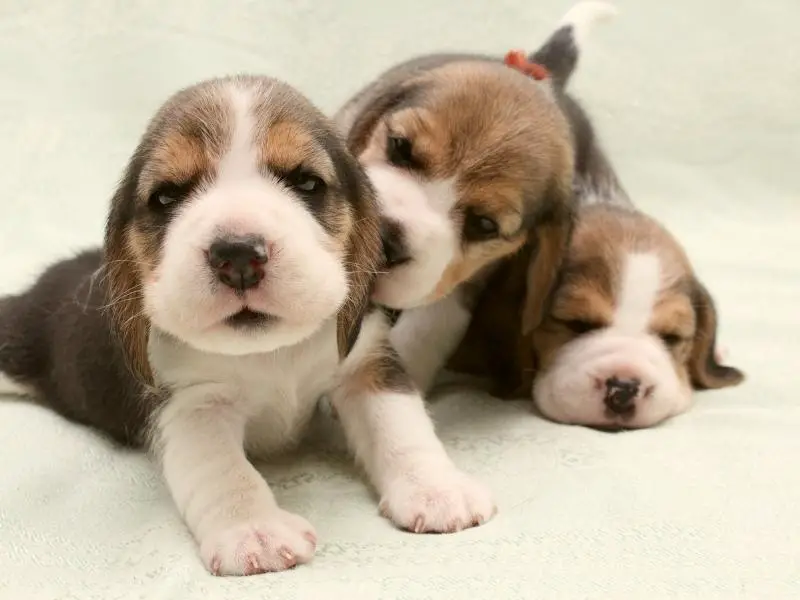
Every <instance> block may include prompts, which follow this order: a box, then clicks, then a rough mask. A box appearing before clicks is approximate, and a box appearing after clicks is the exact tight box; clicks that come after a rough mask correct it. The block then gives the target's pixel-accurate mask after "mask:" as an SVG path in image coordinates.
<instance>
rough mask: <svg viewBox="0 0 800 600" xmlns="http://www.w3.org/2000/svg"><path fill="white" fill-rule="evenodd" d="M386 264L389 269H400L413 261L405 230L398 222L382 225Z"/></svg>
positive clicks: (385, 222)
mask: <svg viewBox="0 0 800 600" xmlns="http://www.w3.org/2000/svg"><path fill="white" fill-rule="evenodd" d="M381 240H382V241H383V257H384V264H385V266H386V268H387V269H391V268H393V267H399V266H400V265H402V264H405V263H407V262H409V261H410V260H411V254H409V251H408V246H407V245H406V239H405V234H404V233H403V228H402V227H401V226H400V224H399V223H398V222H396V221H384V222H383V223H381Z"/></svg>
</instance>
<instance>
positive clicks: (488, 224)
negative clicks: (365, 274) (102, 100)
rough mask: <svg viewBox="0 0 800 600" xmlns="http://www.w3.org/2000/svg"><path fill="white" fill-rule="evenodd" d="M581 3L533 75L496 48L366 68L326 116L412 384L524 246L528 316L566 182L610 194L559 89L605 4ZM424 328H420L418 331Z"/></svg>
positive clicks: (550, 275)
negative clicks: (376, 211)
mask: <svg viewBox="0 0 800 600" xmlns="http://www.w3.org/2000/svg"><path fill="white" fill-rule="evenodd" d="M610 12H612V11H611V9H610V8H609V5H608V4H606V3H602V2H582V3H579V4H578V5H576V6H575V7H574V8H573V9H572V10H570V11H569V12H568V13H567V15H566V16H565V17H564V19H562V21H561V22H559V24H558V26H557V28H556V31H555V32H554V33H553V34H552V35H551V36H550V37H549V38H548V40H547V41H546V42H545V44H543V45H542V46H541V48H540V49H539V50H537V51H536V52H534V53H532V54H531V56H530V59H531V60H532V61H535V62H538V63H541V64H543V65H544V66H545V67H547V68H548V69H549V71H550V73H551V77H550V78H549V79H547V80H545V81H542V82H539V81H535V80H534V79H532V78H530V77H528V76H527V75H525V74H523V73H522V72H520V71H517V70H515V69H512V68H510V67H507V66H505V65H504V64H503V63H502V61H501V60H500V59H499V58H495V57H490V56H481V55H473V54H446V55H433V56H424V57H421V58H416V59H413V60H410V61H408V62H405V63H402V64H400V65H398V66H396V67H394V68H392V69H390V70H388V71H387V72H386V73H384V74H382V75H381V76H380V77H378V78H377V79H376V80H375V81H374V82H373V83H371V84H370V85H368V86H367V87H366V88H364V89H363V90H362V91H361V92H359V93H358V94H356V95H355V96H354V97H353V98H352V99H351V100H350V101H349V102H348V103H346V104H345V106H344V107H343V108H342V109H341V110H340V111H339V113H338V114H337V116H336V121H337V124H338V125H339V127H340V129H341V131H342V132H343V133H344V134H345V136H346V138H347V143H348V146H349V148H350V149H351V151H352V152H353V153H354V154H355V155H356V156H357V157H358V159H359V160H360V161H361V163H362V164H363V165H364V167H365V169H366V171H367V174H368V175H369V177H370V178H371V180H372V182H373V185H374V186H375V188H376V190H377V194H378V200H379V203H380V206H381V213H382V215H383V228H382V234H383V240H384V248H385V253H386V257H387V271H386V273H384V274H382V275H381V276H380V277H379V278H378V280H377V284H376V289H375V294H374V296H373V297H374V299H375V301H376V302H378V303H381V304H383V305H385V306H388V307H390V308H393V309H398V310H402V314H401V315H400V316H399V320H398V322H397V324H396V325H395V327H394V329H393V331H392V342H393V344H394V346H395V347H396V348H397V351H398V353H399V354H400V356H401V357H402V359H403V361H404V363H405V364H406V366H407V368H408V370H409V372H410V374H411V375H412V376H413V378H414V380H415V381H416V382H417V384H418V385H419V386H421V387H422V388H423V389H427V387H428V386H429V385H430V384H431V383H432V382H433V380H434V378H435V375H436V374H437V372H438V371H439V369H440V368H441V367H442V366H443V365H444V363H445V361H446V360H447V357H448V356H449V355H450V353H452V351H453V350H454V348H455V347H456V345H457V344H458V341H459V340H460V339H461V336H462V335H463V333H464V331H465V330H466V328H467V326H468V324H469V319H470V312H471V308H472V302H473V301H474V298H475V296H476V294H477V293H479V291H480V289H481V287H482V286H483V283H484V281H485V278H486V277H487V276H489V275H490V274H491V272H492V271H493V270H494V269H495V268H496V267H497V265H498V264H500V263H501V262H502V261H503V260H505V259H506V258H508V257H510V256H513V255H515V254H517V253H518V252H520V251H522V249H523V248H526V249H528V250H531V249H532V250H533V252H534V253H535V260H533V261H532V262H531V273H530V282H531V287H530V289H529V290H528V291H527V294H528V302H526V308H527V313H526V315H525V320H524V327H525V328H526V329H527V330H531V329H532V328H533V327H535V326H536V325H537V324H538V323H539V321H540V320H541V318H542V315H543V312H544V309H545V303H546V299H547V297H548V295H549V292H550V290H551V289H552V287H553V285H554V284H555V274H556V272H557V271H558V266H559V264H560V262H561V260H562V258H563V255H564V252H565V250H566V247H567V243H568V240H569V235H570V232H571V229H572V225H573V221H574V216H575V210H576V206H577V204H576V191H577V192H578V194H580V193H581V190H583V189H586V188H588V187H590V186H591V187H592V188H593V189H600V188H602V189H604V190H608V191H609V192H610V191H612V190H613V192H614V193H615V194H619V195H624V191H623V190H622V189H621V186H620V185H619V182H618V181H617V178H616V176H615V174H614V172H613V170H612V169H611V167H610V165H609V164H608V162H607V160H606V159H605V156H604V154H603V152H602V150H601V149H600V147H599V145H598V143H597V141H596V139H595V137H594V133H593V130H592V127H591V124H590V122H589V120H588V119H587V117H586V115H585V114H584V112H583V111H582V109H581V108H580V106H579V105H578V104H577V103H576V102H575V100H574V99H572V98H571V97H569V96H568V95H566V93H565V92H564V86H565V85H566V84H567V82H568V80H569V77H570V75H571V74H572V72H573V70H574V68H575V66H576V63H577V59H578V55H579V44H581V43H582V42H583V40H584V38H585V34H586V32H587V31H588V29H589V28H590V26H591V25H592V24H593V23H594V22H596V21H599V20H600V19H601V18H602V17H604V16H607V15H608V14H610ZM431 327H432V329H431Z"/></svg>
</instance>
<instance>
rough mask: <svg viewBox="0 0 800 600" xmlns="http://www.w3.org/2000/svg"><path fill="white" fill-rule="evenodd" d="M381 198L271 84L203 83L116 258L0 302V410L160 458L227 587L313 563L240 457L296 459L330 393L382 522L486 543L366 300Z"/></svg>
mask: <svg viewBox="0 0 800 600" xmlns="http://www.w3.org/2000/svg"><path fill="white" fill-rule="evenodd" d="M379 228H380V227H379V214H378V210H377V204H376V202H375V198H374V190H373V188H372V186H371V185H370V183H369V180H368V179H367V177H366V176H365V174H364V172H363V170H362V169H361V167H360V166H359V164H358V162H357V161H356V160H355V159H354V158H353V157H352V155H351V154H350V153H349V152H348V151H347V150H346V148H345V145H344V142H343V140H342V139H341V138H340V136H338V135H337V134H336V132H335V130H334V127H333V125H332V123H330V121H328V120H327V119H326V118H325V117H324V116H323V115H322V114H321V113H320V112H319V111H318V110H317V109H315V108H314V107H313V106H312V105H311V104H310V103H309V102H308V101H307V100H306V99H305V98H303V97H302V96H301V95H300V94H299V93H297V92H296V91H294V90H293V89H291V88H290V87H288V86H287V85H285V84H283V83H280V82H278V81H276V80H273V79H269V78H266V77H245V76H241V77H233V78H226V79H216V80H210V81H206V82H203V83H200V84H197V85H195V86H192V87H189V88H187V89H184V90H182V91H180V92H178V93H177V94H175V95H174V96H173V97H172V98H171V99H170V100H169V101H167V102H166V104H165V105H164V106H163V107H162V108H161V109H160V110H159V111H158V112H157V114H156V115H155V116H154V118H153V119H152V121H151V122H150V124H149V126H148V128H147V130H146V132H145V134H144V136H143V137H142V139H141V141H140V143H139V145H138V147H137V148H136V150H135V152H134V153H133V156H132V157H131V160H130V162H129V164H128V167H127V170H126V172H125V174H124V177H123V179H122V181H121V183H120V185H119V187H118V189H117V191H116V193H115V195H114V197H113V199H112V202H111V209H110V214H109V216H108V221H107V227H106V232H105V243H104V249H103V251H90V252H86V253H83V254H80V255H78V256H76V257H75V258H72V259H69V260H64V261H62V262H59V263H57V264H55V265H53V266H52V267H50V268H49V269H48V270H46V272H45V273H44V274H43V275H42V276H41V277H40V279H39V280H38V281H37V282H36V283H35V284H34V285H33V286H32V287H31V288H30V289H29V290H28V291H26V292H24V293H22V294H19V295H16V296H11V297H7V298H5V299H3V300H2V301H0V384H1V385H0V388H2V391H4V392H8V391H14V392H18V393H20V394H25V395H32V396H33V397H35V398H36V399H37V400H38V401H40V402H43V403H45V404H46V405H48V406H50V407H52V408H53V409H55V410H56V411H58V412H60V413H61V414H63V415H64V416H66V417H68V418H70V419H72V420H74V421H78V422H81V423H84V424H87V425H90V426H92V427H95V428H97V429H99V430H101V431H103V432H105V433H107V434H108V435H110V436H111V437H113V438H114V439H116V440H117V441H119V442H121V443H124V444H129V445H140V444H144V445H146V446H147V447H148V448H149V449H150V450H151V451H152V452H153V453H154V454H155V456H156V457H157V459H158V461H159V463H160V466H161V468H162V470H163V475H164V480H165V482H166V484H167V487H168V488H169V491H170V493H171V495H172V498H173V499H174V502H175V504H176V506H177V508H178V510H179V512H180V514H181V515H182V517H183V519H184V520H185V522H186V524H187V526H188V528H189V529H190V530H191V532H192V534H193V536H194V537H195V539H196V540H197V544H198V546H199V550H200V554H201V556H202V560H203V562H204V563H205V565H206V567H207V568H208V569H209V570H210V571H211V572H213V573H215V574H221V575H234V574H236V575H240V574H252V573H260V572H265V571H277V570H282V569H286V568H289V567H292V566H294V565H295V564H299V563H304V562H307V561H309V560H310V559H311V558H312V556H313V554H314V551H315V546H316V535H315V532H314V529H313V528H312V526H311V525H310V524H309V523H308V522H307V521H306V520H305V519H303V518H302V517H300V516H298V515H295V514H292V513H290V512H287V511H286V510H283V509H282V508H280V507H279V506H278V505H277V504H276V502H275V498H274V496H273V494H272V492H271V491H270V489H269V486H268V485H267V483H266V482H265V481H264V479H263V478H262V476H261V475H260V474H259V473H258V471H256V469H255V468H254V467H253V466H252V465H251V463H250V462H248V459H247V457H246V453H247V454H250V455H251V456H254V457H263V456H265V455H267V454H269V453H271V452H274V451H278V450H281V449H283V448H286V447H288V446H290V445H291V444H293V443H296V442H297V441H298V440H299V439H300V437H301V435H302V433H303V431H304V426H305V425H306V424H307V423H308V421H309V419H310V418H311V416H312V413H313V411H314V409H315V406H316V400H317V398H318V397H319V396H320V394H323V393H328V394H329V397H330V399H331V401H332V403H333V405H334V407H335V409H336V411H337V413H338V416H339V420H340V422H341V424H342V426H343V429H344V432H345V435H346V437H347V438H348V441H349V444H350V446H351V448H352V450H353V452H354V454H355V457H356V459H357V461H358V462H359V463H360V464H361V465H362V466H363V468H364V469H365V471H366V473H367V475H368V477H369V479H370V481H371V482H372V484H373V485H374V486H375V488H376V490H377V492H378V493H379V495H380V497H381V501H380V506H381V510H382V512H383V514H384V515H386V516H387V517H388V518H389V519H391V520H392V521H393V522H394V523H395V524H397V525H398V526H400V527H402V528H406V529H409V530H413V531H416V532H429V531H430V532H448V531H457V530H459V529H462V528H465V527H470V526H472V525H478V524H480V523H482V522H484V521H486V520H488V519H489V518H491V516H492V515H493V513H494V503H493V500H492V498H491V496H490V494H489V492H488V491H487V490H486V489H485V488H484V487H483V486H482V485H481V484H479V483H477V482H476V481H474V480H473V479H471V478H470V477H468V476H467V475H466V474H464V473H463V472H461V471H460V470H458V469H457V468H456V466H455V465H454V464H453V463H452V461H451V460H450V459H449V458H448V456H447V454H446V452H445V450H444V448H443V446H442V444H441V442H440V441H439V440H438V438H437V437H436V435H435V432H434V428H433V425H432V423H431V421H430V420H429V418H428V416H427V414H426V412H425V408H424V405H423V401H422V397H421V396H420V394H419V393H418V392H417V390H416V388H415V387H414V385H413V383H412V381H411V380H410V379H409V377H408V376H407V375H406V372H405V371H404V369H403V367H402V366H401V364H400V362H399V360H398V358H397V356H396V354H395V353H394V352H393V351H392V349H391V347H390V345H389V342H388V331H389V323H388V322H387V318H386V316H385V315H384V313H383V312H382V311H381V310H376V309H373V307H372V304H371V300H370V293H371V290H372V287H373V279H374V276H375V273H376V271H377V270H378V267H379V262H380V261H381V260H382V249H381V239H380V235H379Z"/></svg>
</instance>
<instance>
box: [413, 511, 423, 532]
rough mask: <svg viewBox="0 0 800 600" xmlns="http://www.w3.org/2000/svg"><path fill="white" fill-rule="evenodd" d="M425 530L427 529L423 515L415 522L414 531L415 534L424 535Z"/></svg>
mask: <svg viewBox="0 0 800 600" xmlns="http://www.w3.org/2000/svg"><path fill="white" fill-rule="evenodd" d="M424 529H425V519H424V517H423V516H422V515H419V516H418V517H417V518H416V520H415V521H414V527H413V531H414V533H422V531H423V530H424Z"/></svg>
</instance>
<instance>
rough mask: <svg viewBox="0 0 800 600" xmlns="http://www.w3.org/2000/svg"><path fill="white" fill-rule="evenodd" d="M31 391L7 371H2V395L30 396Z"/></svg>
mask: <svg viewBox="0 0 800 600" xmlns="http://www.w3.org/2000/svg"><path fill="white" fill-rule="evenodd" d="M30 395H31V391H30V390H29V389H28V388H27V387H26V386H24V385H22V384H20V383H17V382H16V381H14V380H13V379H11V378H10V377H9V376H8V375H6V374H5V373H0V396H30Z"/></svg>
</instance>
